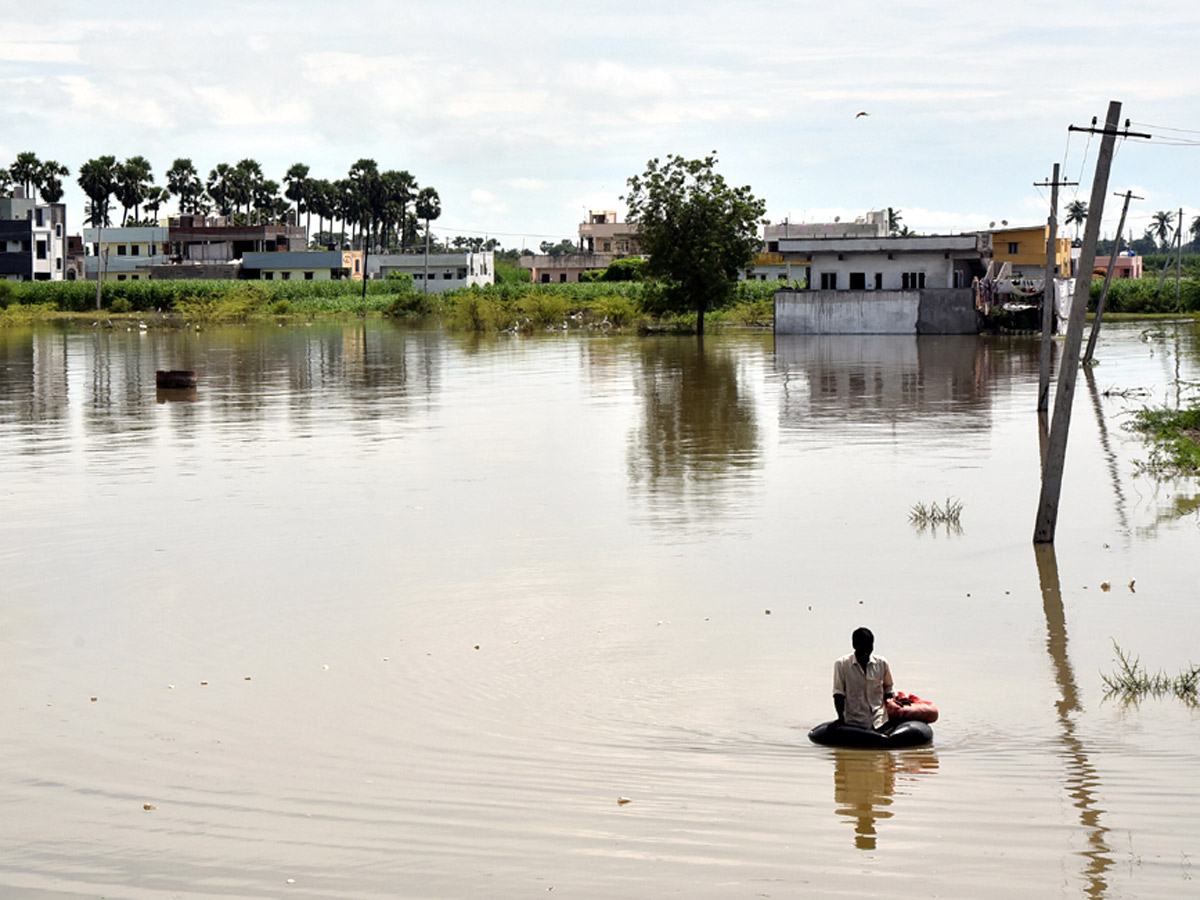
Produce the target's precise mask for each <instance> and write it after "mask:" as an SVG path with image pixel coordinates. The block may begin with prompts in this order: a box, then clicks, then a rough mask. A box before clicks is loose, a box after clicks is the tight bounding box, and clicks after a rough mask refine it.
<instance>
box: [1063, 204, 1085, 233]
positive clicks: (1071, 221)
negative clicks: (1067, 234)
mask: <svg viewBox="0 0 1200 900" xmlns="http://www.w3.org/2000/svg"><path fill="white" fill-rule="evenodd" d="M1087 214H1088V205H1087V204H1086V203H1084V202H1083V201H1082V200H1072V201H1071V202H1070V203H1068V204H1067V218H1066V220H1065V222H1066V224H1067V225H1074V226H1075V240H1079V229H1080V228H1081V227H1082V226H1083V223H1084V222H1086V221H1087Z"/></svg>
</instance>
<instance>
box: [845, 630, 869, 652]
mask: <svg viewBox="0 0 1200 900" xmlns="http://www.w3.org/2000/svg"><path fill="white" fill-rule="evenodd" d="M850 644H851V646H853V647H854V652H855V653H856V654H857V655H859V656H870V655H871V652H872V651H873V650H874V649H875V635H873V634H871V629H870V628H855V629H854V633H853V634H852V635H850Z"/></svg>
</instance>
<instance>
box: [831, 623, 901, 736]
mask: <svg viewBox="0 0 1200 900" xmlns="http://www.w3.org/2000/svg"><path fill="white" fill-rule="evenodd" d="M850 643H851V645H852V646H853V647H854V652H853V653H847V654H846V655H845V656H843V657H842V658H841V659H839V660H837V662H835V663H834V664H833V708H834V709H836V710H837V721H838V724H839V725H853V726H855V727H857V728H871V729H874V730H876V731H886V730H887V725H888V715H887V706H886V705H885V704H884V701H885V700H886V699H887V698H888V697H891V696H892V695H893V693H894V691H893V683H892V670H891V669H890V668H889V667H888V663H887V660H886V659H884V658H883V657H882V656H876V655H875V654H874V653H873V652H872V651H873V650H874V649H875V635H873V634H872V633H871V629H869V628H856V629H854V633H853V634H852V635H851V636H850Z"/></svg>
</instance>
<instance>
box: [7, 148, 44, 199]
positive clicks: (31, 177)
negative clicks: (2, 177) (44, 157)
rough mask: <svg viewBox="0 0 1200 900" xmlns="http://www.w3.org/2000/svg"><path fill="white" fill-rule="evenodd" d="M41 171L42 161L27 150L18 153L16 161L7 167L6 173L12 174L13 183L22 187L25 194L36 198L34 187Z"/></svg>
mask: <svg viewBox="0 0 1200 900" xmlns="http://www.w3.org/2000/svg"><path fill="white" fill-rule="evenodd" d="M41 171H42V161H41V160H40V159H38V158H37V154H36V153H34V152H32V151H29V150H26V151H24V152H23V153H18V154H17V159H16V162H14V163H13V164H12V165H11V166H9V167H8V174H9V175H11V176H12V180H13V184H19V185H20V186H21V187H23V188H24V189H25V196H26V197H29V198H31V199H36V197H35V196H34V189H35V188H36V187H37V183H38V176H39V174H40V173H41Z"/></svg>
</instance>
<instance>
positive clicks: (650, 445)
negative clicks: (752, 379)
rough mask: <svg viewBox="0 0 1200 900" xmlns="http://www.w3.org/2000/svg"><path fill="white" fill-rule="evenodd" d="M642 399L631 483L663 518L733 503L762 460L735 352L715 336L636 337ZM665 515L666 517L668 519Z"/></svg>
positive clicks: (677, 520)
mask: <svg viewBox="0 0 1200 900" xmlns="http://www.w3.org/2000/svg"><path fill="white" fill-rule="evenodd" d="M638 363H639V365H638V367H637V369H636V370H635V375H634V378H635V382H636V386H637V391H638V393H639V395H640V396H641V399H642V415H641V421H640V423H639V425H638V426H637V427H636V428H635V429H634V430H633V432H632V433H631V435H630V438H629V452H628V456H627V459H628V470H629V485H630V489H631V490H634V491H637V492H639V493H641V494H643V495H644V496H645V497H646V499H647V500H648V502H649V504H650V507H651V517H652V518H654V519H655V520H656V521H657V522H659V523H661V524H670V525H675V524H692V523H695V522H697V521H700V520H702V519H707V518H710V517H712V516H714V515H717V516H720V515H722V514H728V513H730V512H731V511H732V508H733V506H734V504H735V502H737V503H740V502H742V500H743V499H744V492H743V490H742V488H743V487H744V483H745V478H746V475H747V474H748V473H749V472H751V471H753V470H755V469H757V468H758V467H759V466H760V465H761V459H760V456H761V451H760V447H759V427H758V421H757V415H756V412H755V403H754V397H753V394H752V392H751V391H750V390H749V389H744V388H743V387H742V384H741V379H740V377H739V375H740V373H739V371H738V355H737V354H736V353H735V352H733V351H731V350H728V349H722V348H721V347H720V345H715V346H714V342H712V341H709V342H708V343H706V342H704V341H702V340H697V339H695V338H662V339H659V340H647V341H644V342H642V343H641V344H640V345H639V360H638ZM664 520H666V521H664Z"/></svg>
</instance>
